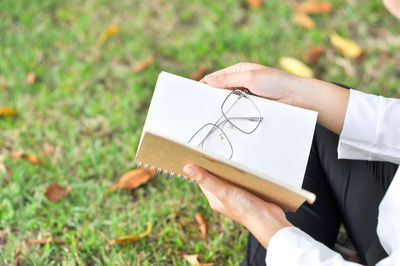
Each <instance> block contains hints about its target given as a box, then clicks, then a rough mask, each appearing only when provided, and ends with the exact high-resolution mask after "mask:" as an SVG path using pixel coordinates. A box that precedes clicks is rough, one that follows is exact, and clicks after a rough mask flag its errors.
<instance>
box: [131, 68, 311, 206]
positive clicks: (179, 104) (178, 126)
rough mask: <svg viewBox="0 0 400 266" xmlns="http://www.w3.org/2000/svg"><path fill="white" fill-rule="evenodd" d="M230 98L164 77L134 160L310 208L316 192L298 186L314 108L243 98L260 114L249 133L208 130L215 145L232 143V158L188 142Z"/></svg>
mask: <svg viewBox="0 0 400 266" xmlns="http://www.w3.org/2000/svg"><path fill="white" fill-rule="evenodd" d="M230 93H231V91H230V90H226V89H221V88H214V87H211V86H209V85H207V84H204V83H200V82H197V81H193V80H190V79H186V78H183V77H180V76H177V75H173V74H170V73H167V72H161V73H160V75H159V77H158V80H157V84H156V87H155V89H154V93H153V97H152V100H151V103H150V107H149V110H148V114H147V117H146V121H145V124H144V127H143V132H142V135H141V139H140V142H139V146H138V150H137V152H136V156H135V162H136V163H137V164H138V165H139V166H141V167H145V168H150V169H156V170H158V172H161V173H163V174H164V175H169V176H177V177H181V178H186V177H185V175H184V173H183V171H182V168H183V166H184V165H185V164H187V163H193V164H196V165H199V166H201V167H203V168H205V169H206V170H207V171H209V172H211V173H213V174H215V175H216V176H218V177H220V178H222V179H224V180H226V181H228V182H230V183H233V184H235V185H237V186H239V187H241V188H243V189H246V190H247V191H249V192H251V193H253V194H255V195H257V196H258V197H260V198H262V199H264V200H266V201H270V202H273V203H276V204H278V205H279V206H281V207H282V208H285V209H287V210H290V211H295V210H296V209H297V208H298V207H299V206H300V205H301V204H302V203H303V202H304V201H308V202H309V203H313V202H314V201H315V195H314V194H313V193H311V192H308V191H306V190H304V189H302V188H301V185H302V182H303V178H304V173H305V169H306V165H307V161H308V156H309V152H310V148H311V143H312V138H313V134H314V129H315V125H316V119H317V113H316V112H314V111H311V110H306V109H303V108H298V107H294V106H290V105H286V104H282V103H279V102H276V101H272V100H268V99H265V98H262V97H257V96H254V95H248V96H247V97H248V98H249V99H250V100H251V101H252V102H253V103H254V104H255V106H256V108H257V109H258V111H259V113H260V116H261V117H262V119H261V121H259V124H258V126H257V128H256V129H255V130H254V132H252V133H251V134H244V133H243V132H240V130H237V129H236V128H235V127H233V126H232V125H231V124H230V123H229V122H226V121H225V123H223V125H222V126H221V132H223V134H220V136H219V135H218V134H219V130H215V131H213V133H212V135H216V136H217V138H216V139H217V142H218V139H220V140H221V143H223V144H224V145H225V144H226V143H228V142H229V143H230V146H231V147H232V149H231V150H230V151H232V153H231V154H230V155H231V156H227V154H221V153H219V151H220V149H219V148H218V149H215V147H217V146H218V147H219V145H220V144H218V143H217V142H216V143H217V145H215V143H212V145H211V144H207V145H202V146H198V145H195V144H193V143H191V142H189V140H190V139H191V138H192V137H193V135H195V136H197V135H196V132H197V131H198V130H199V129H200V128H202V126H204V125H207V124H210V123H211V124H212V123H214V122H215V121H217V120H218V119H219V118H221V113H222V108H221V106H223V103H224V101H226V99H227V97H228V95H229V94H230ZM244 112H247V109H246V110H244ZM230 121H233V120H230ZM217 131H218V132H217ZM221 136H226V139H224V138H220V137H221ZM227 139H228V142H227ZM221 145H222V144H221ZM221 147H222V146H221ZM216 151H218V152H216Z"/></svg>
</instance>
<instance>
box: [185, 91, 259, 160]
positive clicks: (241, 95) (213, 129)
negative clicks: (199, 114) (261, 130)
mask: <svg viewBox="0 0 400 266" xmlns="http://www.w3.org/2000/svg"><path fill="white" fill-rule="evenodd" d="M233 93H239V94H240V97H239V98H238V99H237V100H236V101H235V102H234V103H232V105H231V106H230V107H229V108H228V110H227V111H226V113H228V112H229V110H230V109H231V108H232V107H233V106H234V105H235V103H237V101H238V100H240V99H241V97H246V99H247V100H249V101H250V102H251V103H252V104H253V105H254V107H255V109H256V110H257V112H258V114H259V116H258V117H254V116H253V117H232V118H228V117H227V116H226V114H225V112H224V110H223V108H224V105H225V103H226V101H227V100H228V98H229V96H231V94H233ZM221 113H222V115H221V116H220V117H219V118H218V119H217V121H216V122H215V123H207V124H205V125H204V126H202V127H201V128H200V129H198V130H197V131H196V132H195V133H194V134H193V135H192V137H191V138H190V139H189V141H188V143H190V141H192V139H193V138H194V137H195V136H196V135H197V134H198V133H199V132H200V131H201V130H202V129H203V128H205V127H206V126H208V125H211V126H214V127H216V128H218V129H219V130H221V132H222V133H223V134H224V135H225V137H226V140H227V141H228V143H229V146H230V148H231V155H230V156H229V159H231V158H232V156H233V146H232V143H231V141H230V140H229V138H228V136H227V135H226V133H225V131H224V130H222V127H221V126H220V125H221V124H222V125H225V123H226V122H228V123H229V124H230V125H231V126H233V127H234V128H236V129H238V130H239V131H240V132H242V133H244V134H247V135H249V134H251V133H253V132H254V131H255V130H256V129H257V128H258V127H259V126H260V124H261V122H262V121H263V119H264V117H262V116H261V112H260V110H259V109H258V107H257V105H256V104H255V103H254V102H253V100H251V99H250V97H248V95H247V93H246V92H245V91H242V90H239V89H235V90H233V91H231V92H230V93H229V94H228V96H226V98H225V99H224V101H223V102H222V104H221ZM223 117H224V118H225V119H224V120H223V121H221V122H220V120H221V118H223ZM255 118H257V119H259V121H258V123H257V126H256V127H255V128H254V129H253V130H252V131H249V132H247V131H244V130H242V129H241V128H239V127H237V126H236V125H235V124H233V123H232V122H231V121H230V120H232V119H246V120H250V121H251V120H252V119H255ZM215 130H216V129H215V128H212V129H211V130H210V131H209V132H208V133H207V135H206V136H205V137H204V138H203V139H202V140H201V142H200V143H199V144H198V145H197V146H200V145H201V146H203V144H204V141H205V140H206V139H207V138H208V137H209V136H210V135H211V134H212V133H213V132H214V131H215Z"/></svg>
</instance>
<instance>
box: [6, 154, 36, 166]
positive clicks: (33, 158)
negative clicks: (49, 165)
mask: <svg viewBox="0 0 400 266" xmlns="http://www.w3.org/2000/svg"><path fill="white" fill-rule="evenodd" d="M10 155H11V157H13V158H16V159H26V160H28V161H30V162H31V163H33V164H40V165H42V164H43V162H42V161H41V160H39V159H38V158H37V157H36V156H35V155H32V154H29V153H23V152H12V153H10Z"/></svg>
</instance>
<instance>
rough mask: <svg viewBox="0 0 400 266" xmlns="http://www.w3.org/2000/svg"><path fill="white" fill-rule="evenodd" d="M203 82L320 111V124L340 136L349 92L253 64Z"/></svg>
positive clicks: (209, 77) (212, 76)
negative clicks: (240, 89)
mask: <svg viewBox="0 0 400 266" xmlns="http://www.w3.org/2000/svg"><path fill="white" fill-rule="evenodd" d="M201 82H204V83H206V84H209V85H211V86H213V87H218V88H227V89H232V88H237V87H239V88H240V87H243V88H246V89H248V90H249V91H250V92H251V93H253V94H255V95H258V96H261V97H265V98H268V99H272V100H276V101H279V102H282V103H286V104H290V105H294V106H298V107H302V108H306V109H310V110H314V111H317V112H318V123H319V124H320V125H322V126H324V127H326V128H327V129H329V130H331V131H333V132H335V133H337V134H340V133H341V132H342V128H343V123H344V118H345V114H346V110H347V104H348V102H349V97H350V91H349V90H347V89H345V88H342V87H340V86H337V85H335V84H332V83H329V82H325V81H321V80H318V79H313V78H304V77H298V76H295V75H292V74H289V73H286V72H284V71H282V70H278V69H274V68H270V67H266V66H263V65H259V64H253V63H239V64H236V65H233V66H230V67H227V68H224V69H221V70H218V71H215V72H214V73H211V74H209V75H207V76H205V77H204V78H203V79H202V80H201Z"/></svg>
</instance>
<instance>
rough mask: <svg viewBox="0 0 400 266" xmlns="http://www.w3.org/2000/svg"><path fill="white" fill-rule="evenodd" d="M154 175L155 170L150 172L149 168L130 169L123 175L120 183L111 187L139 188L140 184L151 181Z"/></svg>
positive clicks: (114, 188)
mask: <svg viewBox="0 0 400 266" xmlns="http://www.w3.org/2000/svg"><path fill="white" fill-rule="evenodd" d="M154 175H155V172H150V171H149V170H146V169H143V168H138V169H135V170H130V171H128V172H126V173H125V174H124V175H123V176H122V177H121V179H120V180H119V182H118V184H116V185H114V186H112V187H111V190H112V191H114V190H116V189H117V188H130V189H134V188H137V187H138V186H140V185H142V184H144V183H146V182H147V181H149V180H150V178H152V177H153V176H154Z"/></svg>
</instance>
